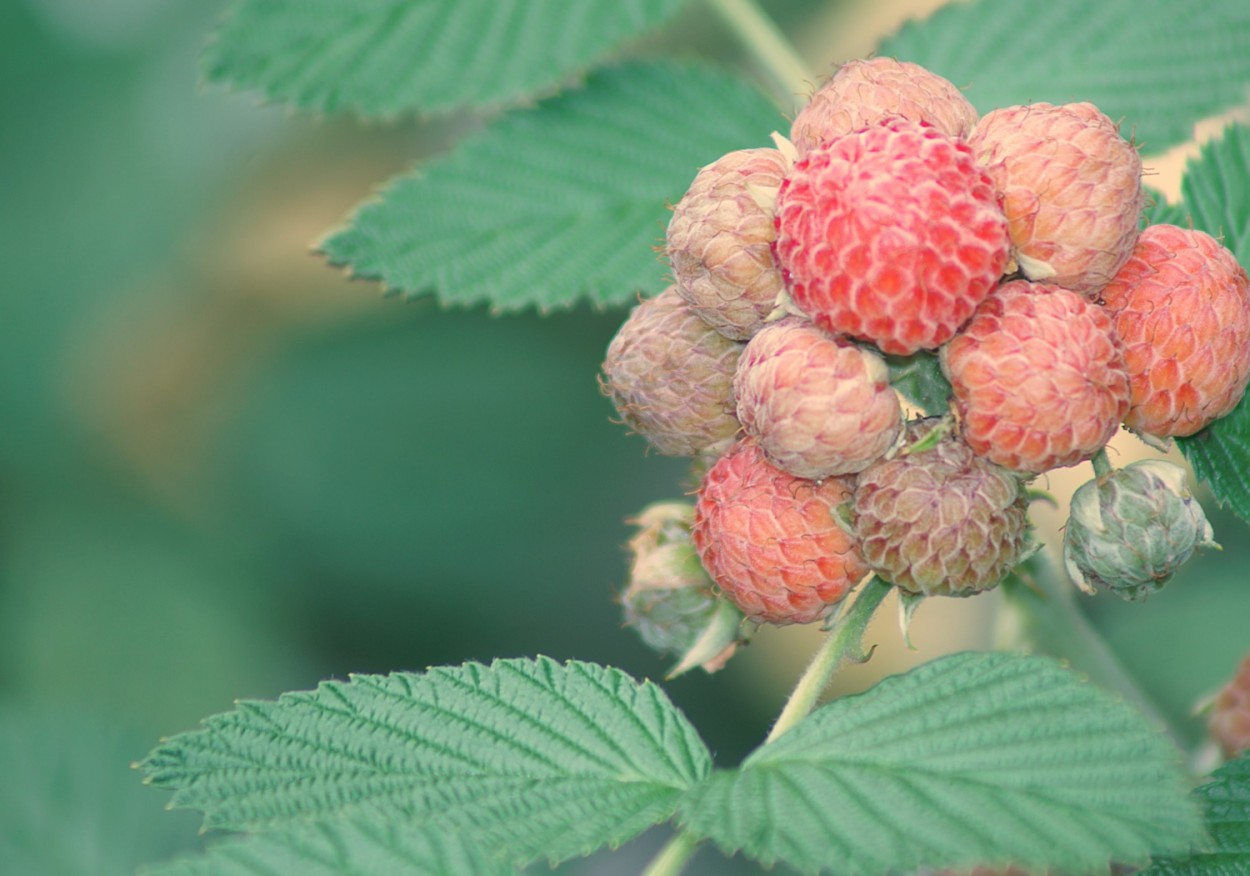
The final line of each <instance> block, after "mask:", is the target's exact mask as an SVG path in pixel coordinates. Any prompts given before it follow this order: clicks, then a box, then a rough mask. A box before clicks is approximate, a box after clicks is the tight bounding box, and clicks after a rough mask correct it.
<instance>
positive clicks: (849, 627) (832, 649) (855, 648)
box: [764, 576, 890, 745]
mask: <svg viewBox="0 0 1250 876" xmlns="http://www.w3.org/2000/svg"><path fill="white" fill-rule="evenodd" d="M889 592H890V585H889V584H887V583H885V582H884V581H882V580H881V579H880V578H877V577H876V576H873V578H872V580H871V581H869V582H868V583H867V584H866V585H864V589H863V590H861V591H860V593H859V596H858V597H857V598H856V600H855V604H854V605H853V606H851V608H850V609H849V610H848V611H847V612H846V614H844V615H843V616H842V617H841V618H840V619H839V620H838V622H837V624H836V625H835V626H834V628H833V629H832V630H830V631H829V635H828V636H827V637H826V638H825V641H824V643H823V644H822V645H821V646H820V650H818V651H817V652H816V655H815V656H814V657H813V658H812V662H811V663H810V664H809V665H808V667H807V669H806V670H805V671H804V672H803V675H802V677H801V678H800V679H799V682H798V684H796V685H795V686H794V691H793V692H792V693H791V694H790V699H788V700H786V705H785V707H784V708H783V709H782V710H781V714H780V715H778V716H777V723H776V724H774V725H773V729H772V731H771V732H769V734H768V738H767V739H765V740H764V744H765V745H767V744H768V743H770V742H772V741H773V740H774V739H776V738H777V737H778V736H780V735H781V734H782V733H785V732H786V731H787V730H789V729H790V728H791V727H793V726H794V725H795V724H797V723H798V722H799V721H800V720H802V719H803V718H804V717H806V716H807V715H808V714H809V713H810V712H811V711H812V709H813V708H815V706H816V701H817V700H818V699H819V698H820V694H821V692H822V691H823V690H824V689H825V686H826V685H828V684H829V679H830V678H831V677H832V676H833V673H834V670H836V669H837V668H838V666H839V665H840V664H841V663H842V661H843V660H845V659H846V658H848V657H849V658H851V659H853V660H863V659H866V658H865V656H864V653H863V648H862V643H863V638H864V630H866V629H867V628H868V621H869V620H870V619H871V618H872V615H873V612H874V611H876V609H877V606H879V605H880V604H881V600H883V599H885V595H886V594H887V593H889Z"/></svg>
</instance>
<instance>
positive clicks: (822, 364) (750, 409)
mask: <svg viewBox="0 0 1250 876" xmlns="http://www.w3.org/2000/svg"><path fill="white" fill-rule="evenodd" d="M734 395H735V396H736V397H737V400H738V419H739V421H741V423H742V428H743V429H744V430H745V431H746V433H747V434H748V435H754V436H755V437H756V438H757V439H758V441H759V445H760V447H761V448H762V449H763V450H764V453H765V454H766V455H767V456H768V458H769V459H770V460H771V461H772V462H773V463H774V464H776V465H777V466H779V467H781V468H782V469H785V470H786V471H787V472H789V473H790V474H792V475H796V476H797V477H801V478H823V477H827V476H829V475H840V474H851V473H854V472H857V471H861V470H863V469H864V468H866V467H867V466H868V465H869V464H870V463H872V462H874V461H875V460H876V459H877V458H878V457H880V456H882V455H883V454H884V453H885V452H886V451H887V450H889V449H890V447H891V446H892V445H893V444H894V440H895V439H896V438H897V437H898V434H899V431H900V430H901V429H902V425H903V412H902V408H901V407H900V405H899V401H898V396H897V395H896V394H895V392H894V390H893V389H892V388H891V387H890V374H889V370H888V369H887V368H886V364H885V360H884V359H882V358H881V357H880V356H878V355H876V354H875V353H872V352H870V351H868V350H864V349H861V348H859V347H857V346H855V345H853V344H850V343H848V342H846V341H842V340H837V339H834V338H832V337H830V336H829V335H827V334H825V333H824V332H823V331H821V330H820V329H818V328H816V326H814V325H812V324H811V323H810V322H807V321H806V320H799V319H793V318H792V319H786V320H783V321H782V322H780V323H774V324H773V325H770V326H767V327H766V328H764V329H763V330H762V331H761V332H760V333H759V334H758V335H756V336H755V337H754V338H752V339H751V341H750V343H748V344H747V348H746V350H744V351H743V353H742V358H741V359H739V360H738V371H737V374H736V376H735V377H734Z"/></svg>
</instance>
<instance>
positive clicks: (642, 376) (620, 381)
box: [602, 286, 744, 456]
mask: <svg viewBox="0 0 1250 876" xmlns="http://www.w3.org/2000/svg"><path fill="white" fill-rule="evenodd" d="M743 346H744V345H743V344H740V343H736V342H734V341H731V340H729V339H728V338H726V337H725V336H724V335H722V334H720V333H719V332H716V331H714V330H713V329H711V328H710V327H709V326H708V325H707V323H705V322H704V321H703V320H701V319H699V317H698V316H696V315H695V313H694V311H692V310H691V309H690V307H689V305H687V304H686V302H684V301H683V300H682V299H681V296H680V295H678V294H677V290H676V288H674V287H672V286H670V287H669V288H668V289H666V290H665V291H664V292H663V293H661V294H660V295H658V296H656V297H655V298H650V299H647V300H646V301H643V302H642V303H641V304H639V305H638V306H637V307H635V308H634V310H633V312H632V313H631V314H630V316H629V319H627V320H626V321H625V324H624V325H622V326H621V328H620V331H618V332H617V333H616V337H615V338H613V339H612V343H611V344H609V345H608V353H607V357H606V358H605V360H604V363H603V379H602V385H603V390H604V393H605V394H606V395H607V396H608V397H609V398H610V399H611V400H612V403H613V404H614V405H616V409H617V411H618V412H619V413H620V415H621V418H622V419H623V420H624V421H625V422H626V423H627V424H628V425H629V426H630V427H631V428H632V429H633V430H634V431H636V432H638V433H639V434H640V435H642V436H643V437H645V438H646V439H647V440H648V441H650V442H651V444H652V446H654V447H655V449H656V450H658V451H659V452H660V453H664V454H668V455H670V456H693V455H694V454H696V453H701V452H703V451H713V452H715V451H718V450H721V449H723V448H725V447H728V446H729V444H731V443H732V442H733V439H734V436H735V435H736V434H737V432H738V418H737V417H736V416H734V400H733V375H734V369H735V368H736V367H737V365H738V357H739V356H740V355H741V353H742V348H743Z"/></svg>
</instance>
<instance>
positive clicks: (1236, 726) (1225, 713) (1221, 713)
mask: <svg viewBox="0 0 1250 876" xmlns="http://www.w3.org/2000/svg"><path fill="white" fill-rule="evenodd" d="M1207 728H1208V729H1209V730H1210V732H1211V737H1212V738H1213V739H1214V740H1215V741H1216V742H1217V743H1218V744H1219V746H1220V750H1221V751H1223V752H1224V756H1225V757H1227V758H1230V759H1231V758H1233V757H1236V756H1237V755H1238V754H1240V753H1241V752H1243V751H1250V654H1247V655H1246V656H1245V658H1244V659H1243V660H1242V661H1241V665H1240V666H1239V667H1238V668H1237V674H1236V675H1234V676H1233V678H1232V680H1231V681H1229V682H1228V684H1226V685H1224V687H1222V688H1220V692H1219V693H1217V694H1216V695H1215V701H1214V702H1213V703H1212V704H1211V712H1210V714H1209V715H1208V716H1207Z"/></svg>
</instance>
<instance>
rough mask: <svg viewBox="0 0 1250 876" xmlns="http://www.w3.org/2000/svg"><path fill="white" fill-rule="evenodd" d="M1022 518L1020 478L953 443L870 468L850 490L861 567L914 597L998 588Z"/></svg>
mask: <svg viewBox="0 0 1250 876" xmlns="http://www.w3.org/2000/svg"><path fill="white" fill-rule="evenodd" d="M910 432H911V430H909V433H910ZM911 434H914V433H911ZM1027 515H1028V500H1027V498H1026V496H1025V493H1024V490H1023V489H1022V488H1021V482H1020V478H1019V477H1018V476H1017V475H1015V474H1013V473H1012V472H1009V471H1007V470H1006V469H1003V468H1000V467H999V466H997V465H994V464H993V463H991V462H989V461H987V460H985V459H982V458H981V457H979V456H977V455H976V454H974V453H973V452H972V450H971V449H970V448H968V447H967V445H965V444H964V443H963V442H962V441H959V440H958V439H956V438H952V437H946V438H942V439H939V440H938V441H937V443H936V444H935V445H934V446H933V447H930V448H928V449H926V450H919V451H916V452H911V453H907V452H904V453H901V454H899V455H898V456H895V457H892V458H890V459H885V460H882V461H880V462H878V463H876V464H875V465H871V466H869V467H868V468H867V469H865V470H864V471H863V472H862V473H860V475H859V477H858V479H857V484H856V487H855V505H854V519H855V531H856V532H857V533H858V534H859V539H860V552H861V553H862V554H863V557H864V561H865V562H866V563H867V564H868V565H869V566H870V567H871V568H872V570H873V571H874V572H876V573H877V574H879V575H880V576H881V577H882V578H884V579H886V580H887V581H890V582H892V583H893V584H894V585H895V586H897V587H899V588H900V589H902V590H905V591H906V592H908V593H912V594H923V595H925V596H971V595H973V594H975V593H980V592H982V591H985V590H989V589H991V588H993V587H996V586H998V584H999V582H1000V581H1002V579H1003V576H1005V575H1006V574H1007V573H1008V572H1009V571H1011V569H1012V567H1014V566H1015V564H1016V563H1017V562H1019V560H1020V558H1021V555H1022V552H1023V549H1024V546H1025V528H1026V523H1027Z"/></svg>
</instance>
